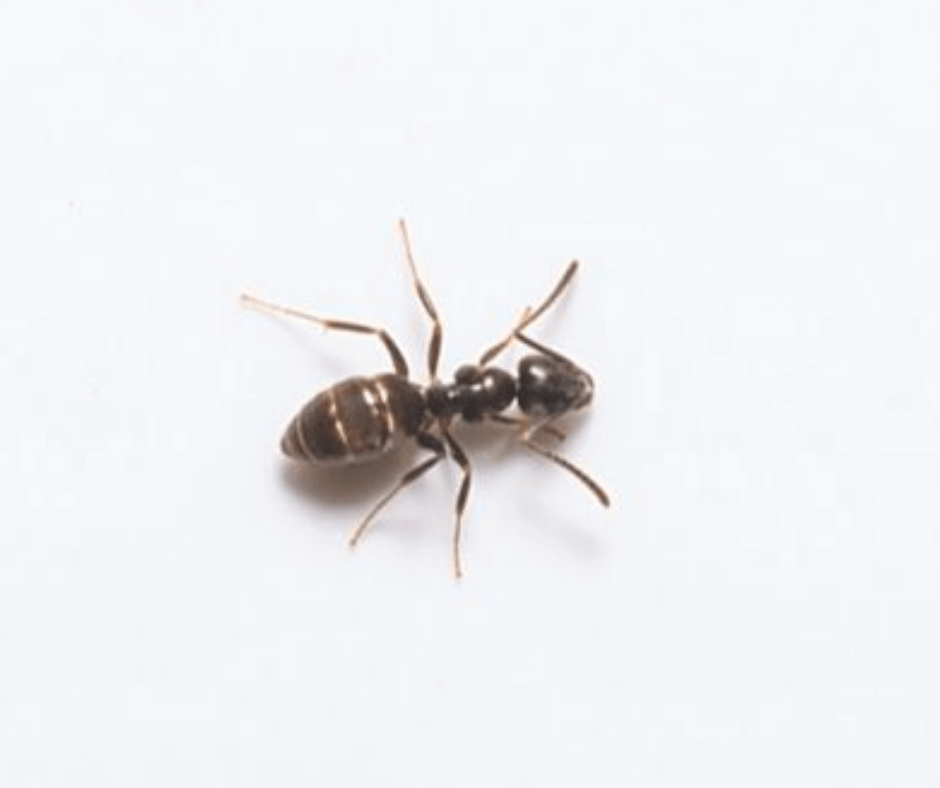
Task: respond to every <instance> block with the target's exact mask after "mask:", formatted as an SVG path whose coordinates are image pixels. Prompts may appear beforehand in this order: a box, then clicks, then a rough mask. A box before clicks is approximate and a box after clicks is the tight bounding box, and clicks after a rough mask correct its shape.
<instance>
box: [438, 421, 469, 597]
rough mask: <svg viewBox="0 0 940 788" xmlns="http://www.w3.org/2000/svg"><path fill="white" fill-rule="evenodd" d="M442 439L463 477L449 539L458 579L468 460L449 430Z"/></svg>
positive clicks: (460, 574)
mask: <svg viewBox="0 0 940 788" xmlns="http://www.w3.org/2000/svg"><path fill="white" fill-rule="evenodd" d="M443 435H444V440H445V441H447V446H448V448H449V449H450V453H451V455H453V458H454V460H455V461H456V462H457V464H458V465H459V466H460V470H462V471H463V479H462V480H461V482H460V490H459V491H458V493H457V505H456V507H455V513H456V519H455V521H454V536H453V539H452V541H451V550H452V554H453V561H454V577H455V578H457V579H458V580H459V579H460V578H461V577H462V576H463V570H462V569H461V568H460V531H461V521H462V518H463V510H464V509H465V508H466V506H467V498H468V497H469V496H470V477H471V472H470V460H469V458H468V457H467V454H466V452H464V450H463V449H462V448H461V447H460V444H458V443H457V441H455V440H454V439H453V438H452V437H451V435H450V433H449V432H447V431H446V430H445V431H444V433H443Z"/></svg>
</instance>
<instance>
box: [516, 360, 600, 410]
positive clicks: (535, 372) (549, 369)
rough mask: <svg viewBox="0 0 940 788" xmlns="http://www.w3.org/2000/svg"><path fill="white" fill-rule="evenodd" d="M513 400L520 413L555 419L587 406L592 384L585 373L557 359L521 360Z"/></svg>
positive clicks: (589, 400) (574, 365) (567, 361)
mask: <svg viewBox="0 0 940 788" xmlns="http://www.w3.org/2000/svg"><path fill="white" fill-rule="evenodd" d="M516 396H517V399H518V402H519V409H520V410H521V411H522V412H523V413H527V414H529V415H532V416H558V415H561V414H562V413H567V412H568V411H571V410H577V409H578V408H583V407H585V406H586V405H588V404H590V402H591V398H592V397H593V396H594V381H593V380H591V376H590V375H588V373H587V372H585V371H584V370H583V369H581V368H580V367H578V366H577V365H576V364H574V363H573V362H571V361H569V360H568V359H566V358H563V357H561V356H555V355H551V356H548V355H542V354H539V355H531V356H525V357H524V358H523V359H522V360H521V361H520V362H519V391H518V393H517V395H516Z"/></svg>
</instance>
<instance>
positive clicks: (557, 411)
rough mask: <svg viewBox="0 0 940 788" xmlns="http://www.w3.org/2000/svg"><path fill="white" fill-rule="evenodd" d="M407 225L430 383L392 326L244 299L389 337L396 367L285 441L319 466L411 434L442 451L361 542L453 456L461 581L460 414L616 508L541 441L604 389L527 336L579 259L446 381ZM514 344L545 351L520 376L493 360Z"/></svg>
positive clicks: (374, 452) (363, 457)
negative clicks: (426, 333)
mask: <svg viewBox="0 0 940 788" xmlns="http://www.w3.org/2000/svg"><path fill="white" fill-rule="evenodd" d="M399 228H400V231H401V236H402V241H403V242H404V246H405V256H406V258H407V260H408V266H409V268H410V271H411V279H412V283H413V285H414V288H415V292H416V293H417V296H418V299H419V301H420V302H421V305H422V307H423V308H424V311H425V312H426V313H427V314H428V317H429V318H430V319H431V324H432V330H431V338H430V341H429V343H428V351H427V352H428V372H429V376H430V383H429V384H428V385H426V386H422V385H420V384H418V383H415V382H413V381H412V380H410V379H409V377H408V364H407V362H406V361H405V357H404V356H403V355H402V352H401V350H399V348H398V345H397V344H396V343H395V341H394V340H393V339H392V337H391V336H390V335H389V334H388V333H387V332H386V331H385V330H384V329H382V328H376V327H373V326H369V325H364V324H362V323H352V322H349V321H346V320H333V319H330V318H322V317H316V316H314V315H311V314H309V313H307V312H303V311H301V310H298V309H293V308H291V307H285V306H279V305H277V304H272V303H269V302H267V301H262V300H261V299H259V298H255V297H254V296H250V295H243V296H242V301H243V303H245V304H247V305H250V306H253V307H255V308H258V309H261V310H263V311H267V312H272V313H276V314H280V315H286V316H288V317H294V318H299V319H301V320H307V321H310V322H313V323H316V324H317V325H319V326H322V327H323V328H325V329H335V330H337V331H350V332H354V333H358V334H371V335H373V336H375V337H378V339H379V340H380V341H381V342H382V344H383V345H384V346H385V349H386V350H387V351H388V354H389V357H390V358H391V361H392V367H393V368H394V370H395V371H394V372H392V373H385V374H380V375H375V376H373V377H360V376H357V377H352V378H347V379H346V380H343V381H341V382H339V383H337V384H335V385H333V386H331V387H330V388H328V389H326V390H325V391H322V392H320V393H319V394H317V395H316V396H315V397H314V398H313V399H312V400H310V402H308V403H307V404H306V405H305V406H304V407H303V408H302V409H301V410H300V412H299V413H298V414H297V415H296V416H295V417H294V418H293V419H292V420H291V422H290V424H289V425H288V426H287V430H286V431H285V432H284V437H283V438H282V439H281V450H282V451H283V453H284V454H286V455H287V456H288V457H291V458H293V459H296V460H301V461H305V462H309V463H314V464H318V465H336V464H341V463H360V462H367V461H369V460H371V459H374V458H375V457H377V456H378V455H380V454H384V453H386V452H388V451H389V450H391V449H392V448H393V447H394V446H395V445H396V444H398V443H400V442H401V440H402V439H411V440H413V441H414V442H415V443H417V444H418V446H420V447H421V448H423V449H427V450H428V451H430V452H431V453H432V455H433V456H431V457H429V458H427V459H425V460H423V461H422V462H420V463H418V464H417V465H415V466H414V467H413V468H411V470H409V471H408V472H407V473H405V474H404V475H403V476H402V477H401V478H400V479H399V481H398V483H397V484H396V485H395V486H394V487H393V488H392V489H391V490H390V491H389V492H388V493H386V494H385V495H384V496H383V497H382V498H381V499H380V500H379V501H378V503H377V504H375V506H374V507H373V508H372V510H371V511H370V512H369V513H368V514H367V515H366V517H365V519H364V520H363V521H362V522H361V523H360V525H359V526H358V527H357V528H356V530H355V531H354V532H353V533H352V536H351V537H350V544H351V545H352V546H355V545H356V544H357V543H358V541H359V540H360V538H361V537H362V535H363V534H364V533H365V531H366V529H367V528H368V527H369V525H370V524H371V523H372V522H373V520H374V519H375V517H376V515H377V514H378V513H379V512H380V511H381V510H382V509H383V508H384V507H385V505H386V504H388V502H389V501H391V500H392V498H394V497H395V495H397V494H398V493H399V492H400V491H401V490H402V489H403V488H404V487H407V486H408V485H409V484H411V483H412V482H413V481H415V480H416V479H417V478H418V477H420V476H422V475H423V474H425V473H426V472H427V471H429V470H430V469H431V468H433V467H434V466H435V465H437V464H438V463H439V462H440V461H441V460H443V459H444V458H445V457H446V456H447V455H448V453H449V454H450V456H451V457H452V458H453V459H454V461H455V462H456V463H457V465H458V466H460V469H461V471H462V472H463V478H462V480H461V483H460V489H459V491H458V493H457V502H456V517H455V523H454V531H453V538H452V542H451V545H452V554H453V567H454V575H455V576H456V577H458V578H459V577H460V576H461V573H462V570H461V562H460V531H461V518H462V515H463V512H464V508H465V507H466V505H467V497H468V494H469V492H470V478H471V471H470V460H469V459H468V458H467V455H466V452H464V450H463V449H462V448H461V447H460V444H458V443H457V441H456V440H454V437H453V436H452V435H451V432H450V426H451V424H452V423H453V422H454V421H457V420H461V421H464V422H466V423H469V424H479V423H481V422H483V421H490V422H495V423H497V424H501V425H505V426H509V427H514V428H516V431H517V436H518V439H519V440H520V441H521V443H522V444H523V446H525V447H526V448H528V449H530V450H531V451H534V452H535V453H536V454H540V455H541V456H542V457H545V458H546V459H548V460H551V461H552V462H554V463H555V464H557V465H559V466H561V467H562V468H564V469H565V470H567V471H569V472H570V473H571V474H573V475H574V476H575V477H576V478H577V479H578V480H580V481H581V482H583V483H584V484H585V485H586V486H587V488H588V489H589V490H590V491H591V492H592V493H594V495H595V496H596V497H597V499H598V500H599V501H600V502H601V503H602V504H603V505H604V506H609V505H610V500H609V498H608V497H607V493H605V492H604V490H603V489H602V488H601V487H600V485H598V484H597V482H595V481H594V480H593V479H591V477H590V476H588V475H587V474H586V473H585V472H584V471H582V470H581V469H580V468H578V467H576V466H575V465H574V464H573V463H571V462H570V461H569V460H567V459H565V458H564V457H562V456H561V455H559V454H558V453H557V452H555V451H552V450H551V449H548V448H546V447H545V446H543V445H542V444H541V443H540V442H538V441H537V440H536V437H537V436H539V435H540V434H545V435H549V436H551V437H553V438H555V439H556V440H561V439H563V438H564V437H565V435H564V433H563V432H561V431H560V430H558V429H557V428H556V427H555V426H553V425H554V422H555V421H556V420H557V419H558V418H559V417H561V416H563V415H565V414H566V413H570V412H571V411H574V410H578V409H580V408H583V407H585V406H586V405H588V404H589V403H590V402H591V398H592V396H593V393H594V383H593V381H592V380H591V376H590V375H588V373H587V372H585V371H584V370H583V369H581V368H580V367H578V366H577V365H576V364H575V363H574V362H572V361H570V360H569V359H567V358H565V357H564V356H563V355H561V354H560V353H558V352H556V351H554V350H551V349H549V348H547V347H545V346H544V345H541V344H539V343H538V342H536V341H535V340H533V339H531V338H529V337H528V336H526V335H525V334H524V333H523V331H524V330H525V329H527V328H528V327H529V326H530V325H532V323H534V322H535V321H536V320H537V319H538V318H539V317H540V316H541V315H542V314H543V313H544V312H545V311H546V310H547V309H548V308H549V307H550V306H551V305H552V304H554V303H555V301H556V300H557V299H558V298H559V296H560V295H561V294H562V293H563V292H564V290H565V289H566V288H567V287H568V285H569V283H570V282H571V280H572V278H573V277H574V275H575V272H576V271H577V269H578V263H577V261H572V262H571V263H570V264H569V265H568V267H567V268H566V269H565V272H564V274H563V275H562V277H561V279H560V280H559V282H558V284H557V285H555V288H554V289H553V290H552V291H551V293H549V294H548V296H547V297H546V298H545V300H544V301H542V303H541V304H540V305H539V306H538V307H537V308H536V309H534V310H532V309H529V308H526V309H525V311H524V312H523V313H522V315H521V317H520V318H519V320H518V321H517V322H516V324H515V325H514V326H513V328H512V330H511V331H510V332H509V334H508V335H507V336H506V337H505V338H504V339H502V340H501V341H499V342H497V343H496V344H495V345H493V347H491V348H489V349H488V350H487V351H486V352H485V353H483V355H482V356H480V360H479V361H478V362H477V363H476V364H465V365H463V366H461V367H459V368H458V369H457V371H456V372H455V373H454V380H453V382H452V383H444V382H441V381H440V380H439V379H438V375H437V367H438V362H439V360H440V354H441V340H442V337H443V330H442V327H441V320H440V318H439V317H438V313H437V310H436V309H435V307H434V304H433V302H432V301H431V297H430V295H429V294H428V291H427V289H426V288H425V286H424V284H423V282H422V281H421V277H420V275H419V274H418V268H417V265H416V264H415V261H414V256H413V254H412V251H411V242H410V240H409V237H408V230H407V227H406V226H405V222H404V220H400V221H399ZM513 341H519V342H521V343H522V344H524V345H527V346H528V347H530V348H531V349H532V350H534V351H535V353H533V354H530V355H527V356H525V357H524V358H523V359H522V360H521V361H520V362H519V368H518V372H517V374H516V375H515V376H514V375H513V374H512V373H510V372H507V371H506V370H503V369H500V368H499V367H495V366H491V363H490V362H492V361H493V359H494V358H495V357H496V356H498V355H499V354H500V353H502V352H503V351H504V350H506V348H507V347H509V345H510V344H511V343H512V342H513ZM513 402H516V404H517V405H518V407H519V410H520V411H521V413H522V416H521V417H515V416H509V415H507V414H505V413H504V411H506V410H507V409H508V408H509V407H510V406H511V405H512V404H513Z"/></svg>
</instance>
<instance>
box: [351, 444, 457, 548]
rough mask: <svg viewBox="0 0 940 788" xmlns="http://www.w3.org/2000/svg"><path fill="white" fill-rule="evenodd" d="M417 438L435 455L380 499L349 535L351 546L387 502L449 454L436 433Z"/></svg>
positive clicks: (416, 467) (411, 471) (409, 472)
mask: <svg viewBox="0 0 940 788" xmlns="http://www.w3.org/2000/svg"><path fill="white" fill-rule="evenodd" d="M415 440H416V441H417V443H418V444H419V445H420V446H422V447H423V448H425V449H430V450H431V451H433V452H434V456H433V457H431V458H429V459H427V460H424V462H420V463H418V464H417V465H415V466H414V468H412V469H411V470H410V471H408V472H407V473H406V474H405V475H404V476H402V477H401V479H399V480H398V483H397V484H396V485H395V486H394V487H393V488H392V489H391V490H389V491H388V492H387V493H386V494H385V495H383V496H382V497H381V498H380V499H379V502H378V503H377V504H376V505H375V506H373V507H372V511H370V512H369V513H368V514H367V515H366V516H365V519H363V521H362V522H361V523H360V524H359V526H358V527H357V528H356V530H355V531H353V532H352V535H351V536H350V537H349V546H350V547H355V546H356V545H357V544H358V542H359V540H360V539H361V538H362V535H363V534H364V533H365V532H366V529H367V528H368V527H369V526H370V525H371V524H372V522H373V521H374V520H375V517H376V515H377V514H378V513H379V512H380V511H382V509H384V508H385V506H386V504H388V503H389V501H391V500H392V498H394V497H395V496H396V495H398V493H400V492H401V491H402V490H403V489H404V488H405V487H407V486H408V485H409V484H411V483H412V482H413V481H415V480H416V479H418V478H419V477H421V476H423V475H424V474H425V473H427V472H428V471H429V470H431V468H433V467H434V466H435V465H437V464H438V463H439V462H440V461H441V460H443V459H444V457H446V456H447V454H446V452H445V450H444V444H443V443H442V442H441V441H440V439H438V438H437V437H435V436H434V435H431V434H430V433H426V432H423V433H418V435H416V436H415Z"/></svg>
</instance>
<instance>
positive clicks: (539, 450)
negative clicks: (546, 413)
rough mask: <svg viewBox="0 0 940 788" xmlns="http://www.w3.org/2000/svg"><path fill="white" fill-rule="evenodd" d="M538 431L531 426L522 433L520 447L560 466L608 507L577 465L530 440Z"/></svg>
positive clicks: (604, 496)
mask: <svg viewBox="0 0 940 788" xmlns="http://www.w3.org/2000/svg"><path fill="white" fill-rule="evenodd" d="M538 429H539V426H533V427H532V429H530V430H528V431H527V432H525V433H523V434H522V435H521V436H520V440H521V441H522V445H523V446H525V447H526V448H527V449H530V450H532V451H534V452H535V453H536V454H540V455H542V456H543V457H544V458H545V459H547V460H551V461H552V462H554V463H555V464H556V465H560V466H561V467H562V468H564V469H565V470H566V471H568V472H569V473H571V474H573V475H574V477H575V478H576V479H578V480H579V481H580V482H582V483H583V484H584V485H585V486H586V487H587V488H588V489H589V490H590V491H591V492H592V493H594V495H595V496H596V497H597V500H598V501H600V502H601V504H603V505H604V506H610V498H609V497H608V495H607V493H606V492H604V490H603V488H602V487H601V486H600V485H599V484H598V483H597V482H596V481H594V480H593V479H592V478H591V477H590V476H588V475H587V474H586V473H585V472H584V471H582V470H581V469H580V468H579V467H578V466H577V465H575V464H574V463H573V462H571V460H568V459H566V458H565V457H562V456H561V455H560V454H558V453H556V452H553V451H550V450H549V449H546V448H545V447H544V446H540V445H539V444H538V443H536V442H535V441H534V440H532V435H533V433H535V432H537V431H538Z"/></svg>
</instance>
